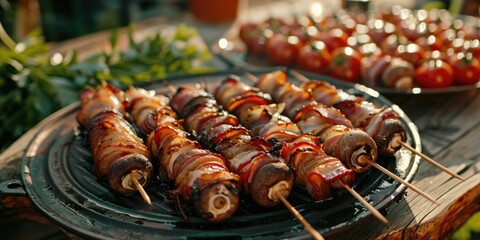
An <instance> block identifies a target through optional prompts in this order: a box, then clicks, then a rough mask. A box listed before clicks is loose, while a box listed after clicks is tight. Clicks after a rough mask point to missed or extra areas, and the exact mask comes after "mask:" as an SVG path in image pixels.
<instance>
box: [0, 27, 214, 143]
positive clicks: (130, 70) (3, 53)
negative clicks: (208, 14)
mask: <svg viewBox="0 0 480 240" xmlns="http://www.w3.org/2000/svg"><path fill="white" fill-rule="evenodd" d="M128 29H129V31H128V39H129V44H128V47H127V48H126V49H124V50H120V49H118V46H117V45H118V41H119V40H118V38H119V36H118V30H113V31H112V33H111V37H110V49H111V50H110V51H108V52H107V51H103V52H97V53H95V54H93V55H91V56H90V57H88V58H86V59H84V60H82V61H81V62H80V61H79V60H78V57H77V54H76V52H75V51H71V52H69V53H67V54H65V55H61V54H58V53H56V54H53V55H48V50H49V48H48V44H46V43H45V42H44V41H43V38H42V35H41V32H40V31H39V30H36V31H34V32H32V33H31V34H29V36H28V37H27V38H26V39H25V40H23V41H21V42H18V43H15V42H14V41H13V40H12V39H11V38H10V37H9V36H8V35H7V34H6V32H5V31H4V29H3V27H2V26H1V24H0V40H2V42H3V44H4V45H5V46H4V47H1V45H0V123H1V125H0V136H1V139H2V141H1V142H0V151H1V150H4V149H5V148H7V147H8V146H9V145H10V144H11V143H13V141H15V140H16V139H18V138H19V137H20V136H21V135H22V134H24V133H25V132H26V131H28V130H29V129H31V128H32V127H33V126H35V124H37V123H38V122H39V121H41V120H42V119H44V118H45V117H47V116H48V115H50V114H52V113H53V112H55V111H57V110H58V109H60V108H62V107H64V106H66V105H68V104H70V103H73V102H75V101H78V96H79V93H80V92H81V91H82V90H83V89H85V88H86V87H89V86H90V87H94V86H96V85H98V84H100V82H101V81H107V82H109V83H111V84H113V85H115V86H116V87H119V88H125V87H126V86H129V85H132V84H134V83H137V82H149V81H153V80H158V79H164V78H165V77H167V76H168V75H169V74H173V73H200V72H211V71H215V68H214V67H213V66H211V64H210V65H209V64H208V63H209V60H210V59H211V54H210V52H209V50H208V48H206V47H205V48H202V47H199V46H198V45H195V44H192V43H190V41H189V40H190V39H192V38H193V37H195V36H198V35H197V34H198V33H197V31H196V29H195V28H191V27H188V26H185V25H180V26H177V27H176V29H175V34H174V36H173V39H167V38H166V37H164V36H163V35H162V32H161V31H157V32H155V33H153V34H152V35H151V36H150V37H148V38H147V39H145V40H142V41H135V40H134V28H133V25H130V26H129V27H128ZM195 63H200V64H195Z"/></svg>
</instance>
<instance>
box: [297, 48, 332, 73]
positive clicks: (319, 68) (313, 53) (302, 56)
mask: <svg viewBox="0 0 480 240" xmlns="http://www.w3.org/2000/svg"><path fill="white" fill-rule="evenodd" d="M330 58H331V55H330V52H329V51H328V50H327V47H326V46H325V43H324V42H322V41H312V42H310V43H308V44H307V45H304V46H303V47H302V48H300V51H299V53H298V57H297V66H298V68H299V69H302V70H305V71H309V72H314V73H322V72H324V71H325V70H326V68H327V67H328V63H329V62H330Z"/></svg>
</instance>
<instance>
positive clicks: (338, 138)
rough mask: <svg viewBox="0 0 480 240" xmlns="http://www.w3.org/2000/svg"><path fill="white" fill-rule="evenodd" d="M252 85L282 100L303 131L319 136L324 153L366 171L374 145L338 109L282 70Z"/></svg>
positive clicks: (286, 110) (372, 157) (358, 169)
mask: <svg viewBox="0 0 480 240" xmlns="http://www.w3.org/2000/svg"><path fill="white" fill-rule="evenodd" d="M255 86H256V87H258V88H259V89H260V90H261V91H263V92H266V93H269V94H271V96H272V99H273V101H274V102H277V103H284V104H285V111H284V113H285V114H286V115H287V116H288V117H289V118H290V119H292V121H293V122H295V123H296V124H297V125H298V127H299V128H300V129H301V130H302V132H303V133H309V134H313V135H316V136H319V137H320V138H322V139H323V145H322V146H323V150H324V151H325V153H326V154H327V155H329V156H333V157H337V158H338V159H340V160H341V161H342V162H343V163H344V164H345V165H346V166H347V167H348V168H350V169H352V170H354V171H355V172H357V173H361V172H365V171H366V170H367V169H369V168H370V167H371V164H370V162H371V161H373V162H375V161H376V160H377V155H378V153H377V146H376V144H375V141H374V140H373V139H372V138H371V137H370V136H369V135H368V134H367V133H365V132H364V131H362V130H360V129H355V128H354V127H353V125H352V123H351V122H350V120H348V119H347V118H346V117H345V116H344V115H343V114H342V113H341V112H340V111H339V110H337V109H335V108H332V107H327V106H326V105H325V104H321V103H318V102H316V101H315V100H314V99H313V97H312V96H311V94H310V92H308V91H306V90H304V89H301V88H299V87H297V86H295V85H294V84H292V83H290V82H287V80H286V75H285V73H284V72H283V71H276V72H271V73H267V74H263V75H262V76H260V78H259V79H258V80H257V82H256V84H255Z"/></svg>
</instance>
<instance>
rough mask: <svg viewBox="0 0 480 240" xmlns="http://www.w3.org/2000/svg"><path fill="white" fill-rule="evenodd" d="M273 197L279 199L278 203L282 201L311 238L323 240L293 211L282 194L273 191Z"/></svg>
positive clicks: (295, 210)
mask: <svg viewBox="0 0 480 240" xmlns="http://www.w3.org/2000/svg"><path fill="white" fill-rule="evenodd" d="M274 194H275V196H276V197H277V198H278V199H280V201H282V203H283V204H284V205H285V206H286V207H287V209H288V210H289V211H290V212H291V213H292V214H293V215H294V216H295V217H296V218H297V219H298V221H300V223H302V224H303V226H305V229H306V230H307V231H308V232H309V233H310V234H311V235H312V236H313V238H315V239H317V240H323V239H324V238H323V237H322V235H320V233H319V232H318V231H317V230H316V229H315V228H313V227H312V225H310V223H309V222H307V220H305V218H304V217H303V216H302V215H301V214H300V213H299V212H298V211H297V209H295V208H294V207H293V206H292V205H291V204H290V203H289V202H288V201H287V199H285V198H284V197H283V195H282V194H280V193H279V192H278V191H275V192H274Z"/></svg>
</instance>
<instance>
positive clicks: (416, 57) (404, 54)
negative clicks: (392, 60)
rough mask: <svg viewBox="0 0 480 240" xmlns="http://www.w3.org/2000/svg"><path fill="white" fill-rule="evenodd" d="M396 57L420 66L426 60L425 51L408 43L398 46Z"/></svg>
mask: <svg viewBox="0 0 480 240" xmlns="http://www.w3.org/2000/svg"><path fill="white" fill-rule="evenodd" d="M394 56H396V57H399V58H401V59H403V60H405V61H407V62H409V63H411V64H413V65H415V66H418V65H420V64H421V61H423V60H424V59H425V51H424V50H423V48H421V47H420V46H418V44H416V43H408V44H406V45H400V46H398V47H397V53H396V54H394Z"/></svg>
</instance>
